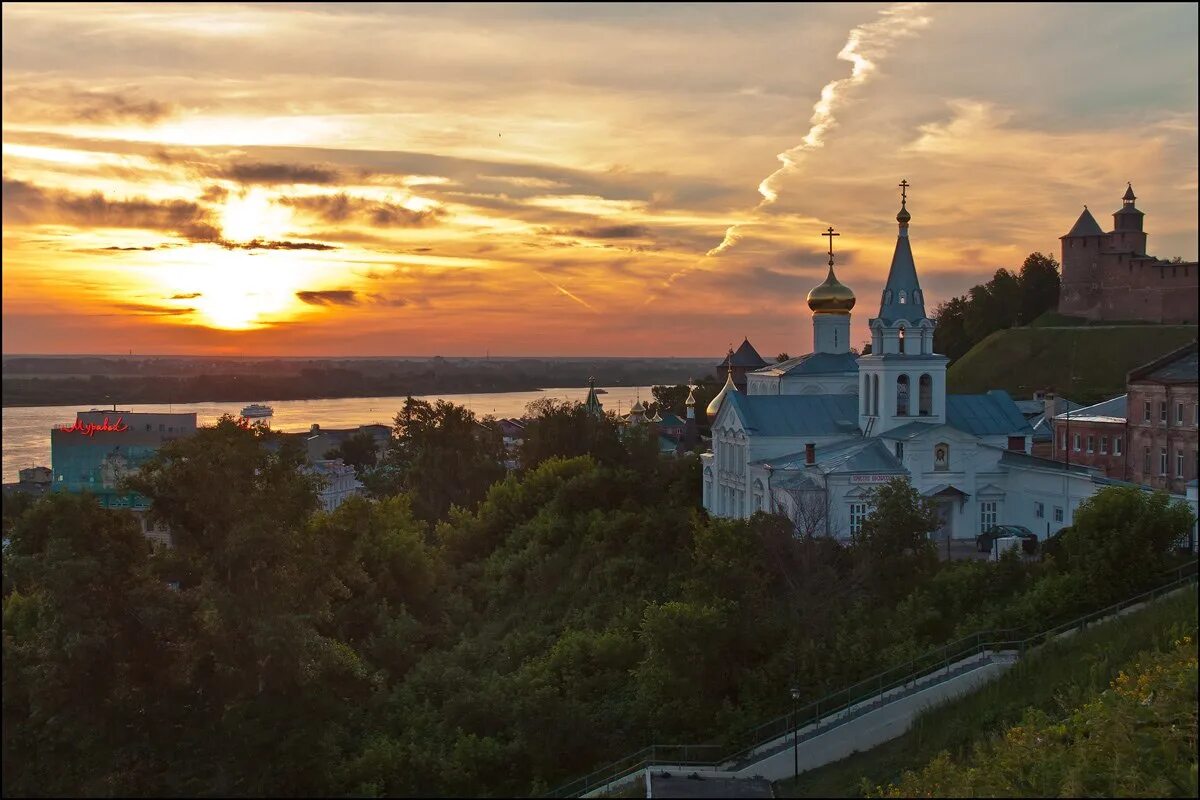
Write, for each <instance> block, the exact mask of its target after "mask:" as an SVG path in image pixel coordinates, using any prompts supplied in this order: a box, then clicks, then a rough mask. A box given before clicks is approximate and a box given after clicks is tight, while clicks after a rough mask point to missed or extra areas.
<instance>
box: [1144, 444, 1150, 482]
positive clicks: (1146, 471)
mask: <svg viewBox="0 0 1200 800" xmlns="http://www.w3.org/2000/svg"><path fill="white" fill-rule="evenodd" d="M1142 472H1143V473H1144V474H1146V475H1149V474H1150V448H1149V447H1146V448H1144V449H1143V451H1142Z"/></svg>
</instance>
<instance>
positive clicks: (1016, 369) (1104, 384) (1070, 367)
mask: <svg viewBox="0 0 1200 800" xmlns="http://www.w3.org/2000/svg"><path fill="white" fill-rule="evenodd" d="M1196 330H1197V329H1196V326H1195V325H1088V326H1069V327H1068V326H1048V327H1040V326H1031V327H1028V328H1010V329H1008V330H1003V331H996V332H995V333H993V334H992V335H990V336H988V337H987V338H986V339H984V340H983V341H982V342H980V343H979V344H977V345H975V346H974V347H972V348H971V350H970V351H969V352H968V353H967V354H966V355H965V356H963V357H962V358H960V359H959V360H958V361H956V362H954V364H953V365H952V366H951V367H950V369H949V371H948V372H947V375H946V380H947V385H948V389H949V391H951V392H959V393H977V392H984V391H987V390H988V389H1007V390H1008V392H1009V393H1010V394H1011V395H1012V396H1013V397H1014V398H1018V399H1020V398H1023V397H1030V396H1031V395H1032V394H1033V392H1035V391H1037V390H1038V389H1048V388H1053V389H1054V390H1055V391H1056V392H1058V394H1060V395H1065V396H1066V397H1069V398H1070V399H1072V400H1074V401H1075V402H1077V403H1084V404H1089V403H1098V402H1100V401H1101V400H1105V399H1107V398H1109V397H1112V396H1113V395H1117V394H1121V393H1122V392H1124V391H1125V374H1126V373H1127V372H1129V370H1131V369H1133V368H1134V367H1138V366H1141V365H1142V364H1145V363H1147V362H1149V361H1152V360H1154V359H1155V358H1157V357H1158V356H1160V355H1162V354H1163V353H1166V352H1168V351H1170V350H1174V349H1175V348H1177V347H1180V346H1182V345H1184V344H1187V343H1188V342H1190V341H1192V340H1193V339H1195V338H1196Z"/></svg>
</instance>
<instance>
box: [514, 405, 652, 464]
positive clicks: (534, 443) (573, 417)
mask: <svg viewBox="0 0 1200 800" xmlns="http://www.w3.org/2000/svg"><path fill="white" fill-rule="evenodd" d="M658 388H662V387H655V389H658ZM526 411H527V417H526V419H527V423H526V425H525V434H524V437H523V439H522V441H521V449H520V456H519V458H520V462H521V466H522V467H523V468H525V469H532V468H534V467H536V466H537V465H538V464H541V463H542V462H543V461H546V460H548V459H551V458H573V457H575V456H582V455H590V456H593V457H594V458H595V459H596V460H597V461H599V462H600V463H602V464H610V465H615V464H618V463H621V462H623V461H624V456H625V448H624V447H623V446H622V444H621V439H620V437H619V436H618V433H617V423H616V420H615V417H613V416H611V415H605V416H603V417H597V416H596V415H594V414H592V413H591V412H590V411H589V410H588V409H587V407H586V406H584V405H583V404H582V403H573V402H562V401H558V400H554V399H553V398H549V397H544V398H541V399H539V400H535V401H533V402H532V403H530V404H529V405H528V406H527V408H526Z"/></svg>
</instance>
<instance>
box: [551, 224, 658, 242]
mask: <svg viewBox="0 0 1200 800" xmlns="http://www.w3.org/2000/svg"><path fill="white" fill-rule="evenodd" d="M542 232H543V233H547V234H550V235H552V236H576V237H579V238H580V239H642V238H645V237H647V236H650V235H651V234H650V229H649V228H647V227H646V226H645V225H597V226H595V227H591V228H545V229H543V231H542Z"/></svg>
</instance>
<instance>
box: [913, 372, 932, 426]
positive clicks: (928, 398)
mask: <svg viewBox="0 0 1200 800" xmlns="http://www.w3.org/2000/svg"><path fill="white" fill-rule="evenodd" d="M917 387H918V389H919V392H918V411H919V413H920V415H921V416H922V417H928V416H931V415H932V414H933V378H932V377H931V376H930V375H929V373H926V374H924V375H922V376H921V379H920V381H918V383H917Z"/></svg>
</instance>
